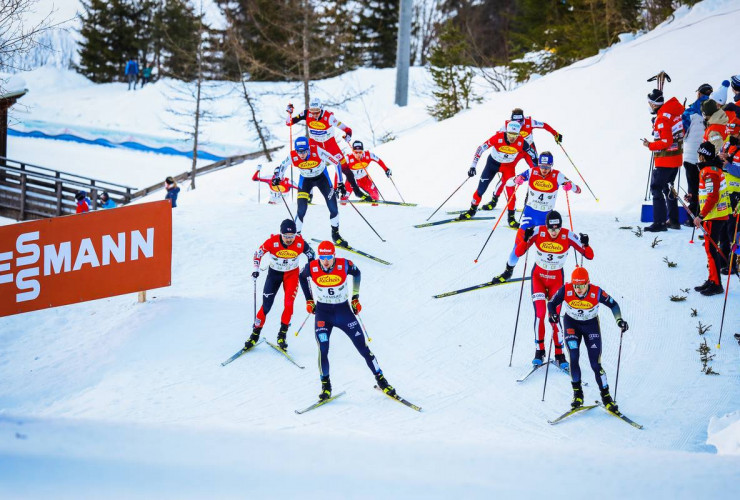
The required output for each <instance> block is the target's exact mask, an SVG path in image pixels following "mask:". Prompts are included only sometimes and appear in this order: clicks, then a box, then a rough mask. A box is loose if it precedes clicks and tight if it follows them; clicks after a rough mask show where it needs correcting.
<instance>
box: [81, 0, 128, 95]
mask: <svg viewBox="0 0 740 500" xmlns="http://www.w3.org/2000/svg"><path fill="white" fill-rule="evenodd" d="M82 7H83V9H84V12H83V13H82V16H81V17H82V28H81V29H80V35H81V36H82V41H81V42H80V65H79V67H78V71H79V72H80V73H82V74H83V75H85V76H86V77H87V78H89V79H90V80H92V81H94V82H99V83H100V82H112V81H113V80H114V79H115V78H116V76H117V75H118V71H119V70H118V65H117V57H116V56H114V54H113V53H112V52H111V47H110V45H109V39H108V32H109V30H110V28H111V23H112V19H111V16H110V10H109V8H108V5H107V2H106V1H105V0H87V1H85V0H83V2H82Z"/></svg>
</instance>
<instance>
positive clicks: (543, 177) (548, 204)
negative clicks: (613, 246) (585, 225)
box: [493, 151, 581, 283]
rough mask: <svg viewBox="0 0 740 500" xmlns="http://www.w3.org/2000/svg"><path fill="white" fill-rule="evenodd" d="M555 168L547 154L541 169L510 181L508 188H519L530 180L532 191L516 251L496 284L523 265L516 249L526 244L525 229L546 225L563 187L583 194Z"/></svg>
mask: <svg viewBox="0 0 740 500" xmlns="http://www.w3.org/2000/svg"><path fill="white" fill-rule="evenodd" d="M552 166H553V159H552V154H551V153H550V152H549V151H544V152H543V153H542V154H541V155H540V157H539V166H537V167H535V168H533V169H531V170H525V171H524V172H522V173H521V174H519V175H517V176H516V177H514V178H513V179H509V180H508V181H507V183H506V184H507V186H508V187H511V186H514V185H515V184H516V185H517V186H519V185H522V184H524V182H525V181H527V182H528V188H529V192H528V193H527V204H526V205H525V206H524V213H523V214H522V219H521V226H520V227H519V230H518V231H517V233H516V238H515V241H514V248H512V250H511V254H510V255H509V260H508V261H507V262H506V270H505V271H504V272H503V273H501V274H500V275H499V276H496V277H495V278H493V281H498V282H501V283H503V282H504V281H506V280H508V279H510V278H511V274H512V272H513V271H514V267H516V263H517V262H519V257H518V256H517V254H516V247H517V245H519V244H520V243H521V242H523V241H524V231H525V229H528V228H530V227H537V226H542V225H544V224H545V220H546V218H547V214H548V213H550V211H551V210H553V209H554V208H555V202H556V201H557V199H558V189H559V188H560V187H561V186H562V187H563V189H564V190H565V191H571V190H572V191H573V192H574V193H576V194H578V193H580V192H581V188H580V187H578V186H577V185H575V184H573V183H572V182H571V181H570V179H568V178H567V177H566V176H564V175H563V174H562V173H560V171H558V170H553V168H552Z"/></svg>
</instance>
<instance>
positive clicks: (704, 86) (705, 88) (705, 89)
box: [696, 83, 714, 95]
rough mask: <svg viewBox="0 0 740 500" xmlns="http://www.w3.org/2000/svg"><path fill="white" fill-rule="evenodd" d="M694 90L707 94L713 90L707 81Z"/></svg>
mask: <svg viewBox="0 0 740 500" xmlns="http://www.w3.org/2000/svg"><path fill="white" fill-rule="evenodd" d="M696 91H697V92H699V93H700V94H704V95H709V94H711V93H712V92H713V91H714V89H713V88H712V86H711V85H709V84H708V83H702V84H701V85H699V88H698V89H696Z"/></svg>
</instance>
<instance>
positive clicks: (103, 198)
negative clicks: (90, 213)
mask: <svg viewBox="0 0 740 500" xmlns="http://www.w3.org/2000/svg"><path fill="white" fill-rule="evenodd" d="M98 204H99V206H100V208H101V209H105V208H116V202H115V201H113V200H111V198H110V195H109V194H108V192H107V191H103V194H101V195H100V198H98Z"/></svg>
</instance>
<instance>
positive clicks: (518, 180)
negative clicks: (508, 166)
mask: <svg viewBox="0 0 740 500" xmlns="http://www.w3.org/2000/svg"><path fill="white" fill-rule="evenodd" d="M514 184H516V185H517V186H521V185H522V184H524V177H522V176H521V175H517V176H516V177H514Z"/></svg>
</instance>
